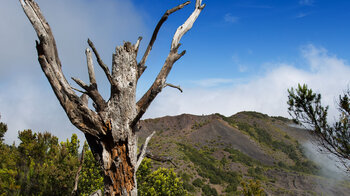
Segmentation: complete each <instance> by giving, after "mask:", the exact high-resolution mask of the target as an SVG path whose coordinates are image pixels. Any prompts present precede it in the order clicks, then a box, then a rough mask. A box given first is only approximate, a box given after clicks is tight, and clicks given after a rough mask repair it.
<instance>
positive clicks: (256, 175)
mask: <svg viewBox="0 0 350 196" xmlns="http://www.w3.org/2000/svg"><path fill="white" fill-rule="evenodd" d="M140 125H141V129H140V131H139V132H138V134H139V136H140V138H141V139H140V141H139V143H143V142H144V140H145V138H146V137H147V136H148V135H149V134H151V133H152V132H153V131H156V134H155V135H154V136H153V138H152V139H151V141H150V143H149V150H150V152H152V154H154V155H159V156H166V157H169V156H170V157H172V158H173V162H174V163H175V165H176V167H174V166H173V165H172V164H170V163H169V162H166V163H160V162H154V168H157V167H167V168H174V170H175V171H176V172H177V173H178V175H180V176H181V177H182V179H183V181H184V186H185V188H186V189H187V190H188V191H189V192H190V193H191V194H193V195H239V194H240V191H241V190H242V182H245V183H247V182H249V181H250V180H253V182H256V181H257V180H258V181H259V182H260V183H261V186H262V188H263V189H264V192H265V193H267V194H268V195H322V194H323V195H348V193H350V182H349V180H348V179H347V180H342V181H339V180H335V179H330V178H325V177H322V176H321V175H319V173H320V170H319V169H320V168H319V166H318V165H317V164H316V163H314V162H312V161H311V160H309V159H308V158H307V157H306V156H305V155H304V153H303V151H304V150H303V148H302V144H303V143H304V142H308V141H309V140H310V138H309V134H308V133H307V131H306V130H304V129H300V128H298V127H297V126H295V125H294V124H293V122H292V121H291V120H289V119H287V118H283V117H269V116H268V115H265V114H261V113H258V112H240V113H237V114H235V115H233V116H230V117H225V116H223V115H220V114H212V115H202V116H196V115H190V114H182V115H179V116H166V117H162V118H156V119H146V120H143V121H141V123H140Z"/></svg>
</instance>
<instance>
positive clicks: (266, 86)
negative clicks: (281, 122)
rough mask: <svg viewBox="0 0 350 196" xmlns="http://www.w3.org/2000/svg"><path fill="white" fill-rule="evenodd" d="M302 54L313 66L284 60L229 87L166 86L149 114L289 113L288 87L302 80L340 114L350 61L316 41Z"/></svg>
mask: <svg viewBox="0 0 350 196" xmlns="http://www.w3.org/2000/svg"><path fill="white" fill-rule="evenodd" d="M302 55H303V57H304V58H305V64H306V65H308V67H310V69H308V70H304V69H298V68H296V67H295V66H293V65H292V64H286V63H284V64H282V63H281V64H274V65H273V66H272V67H273V68H272V69H271V71H267V72H266V73H265V74H264V75H262V76H257V77H255V78H250V80H249V82H245V83H239V84H235V85H232V86H230V87H226V88H219V89H212V88H193V89H186V88H184V93H182V94H180V93H178V92H177V91H175V90H172V89H165V90H164V92H162V94H160V95H159V96H158V97H157V99H156V100H155V102H154V103H153V104H152V105H151V107H150V109H149V111H147V112H146V116H145V118H148V117H159V116H164V115H178V114H181V113H192V114H199V115H200V114H211V113H216V112H219V113H221V114H224V115H232V114H235V113H236V112H240V111H244V110H246V111H247V110H253V111H258V112H263V113H266V114H269V115H274V116H276V115H281V116H285V117H288V112H287V103H286V102H287V97H288V93H287V89H288V88H290V87H296V86H297V84H298V83H306V84H308V85H309V87H311V88H312V89H314V91H316V92H319V93H321V94H322V97H323V103H325V104H327V105H330V106H331V107H330V111H329V113H330V116H336V117H337V110H336V109H335V108H334V107H333V106H334V100H335V99H336V98H337V97H338V95H339V94H340V93H342V92H343V90H344V89H346V88H347V85H348V84H349V82H350V79H349V77H348V76H349V75H350V67H349V65H348V64H346V62H345V61H344V60H341V59H339V58H337V57H335V56H332V55H329V54H328V53H327V51H326V50H325V49H323V48H316V47H315V46H313V45H307V46H305V47H302ZM330 120H332V117H331V119H330Z"/></svg>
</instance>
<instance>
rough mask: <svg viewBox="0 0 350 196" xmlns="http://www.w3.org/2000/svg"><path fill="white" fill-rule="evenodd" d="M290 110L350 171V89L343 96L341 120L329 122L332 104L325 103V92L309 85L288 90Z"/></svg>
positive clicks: (340, 98) (341, 100) (296, 120)
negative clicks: (323, 98)
mask: <svg viewBox="0 0 350 196" xmlns="http://www.w3.org/2000/svg"><path fill="white" fill-rule="evenodd" d="M288 93H289V96H288V105H289V108H288V111H289V114H290V115H291V116H292V117H293V119H294V121H295V122H296V123H298V124H301V125H303V126H305V127H306V128H307V129H309V130H311V133H312V135H313V136H314V138H315V139H316V140H317V142H318V145H320V148H321V149H322V148H324V149H326V150H327V151H328V152H329V153H331V154H333V155H335V156H337V157H338V158H340V160H341V161H342V162H343V164H344V166H345V167H346V168H347V169H348V171H349V170H350V165H349V160H350V100H349V99H350V90H348V91H347V92H345V93H344V94H343V95H340V96H339V101H338V110H339V111H340V115H339V119H338V120H337V121H336V122H335V123H334V124H333V125H332V124H330V123H329V122H328V119H327V115H328V106H326V107H324V106H322V104H321V94H317V93H314V92H313V91H312V89H309V88H308V87H307V85H306V84H304V85H300V84H299V85H298V87H297V88H296V89H293V88H291V89H289V90H288Z"/></svg>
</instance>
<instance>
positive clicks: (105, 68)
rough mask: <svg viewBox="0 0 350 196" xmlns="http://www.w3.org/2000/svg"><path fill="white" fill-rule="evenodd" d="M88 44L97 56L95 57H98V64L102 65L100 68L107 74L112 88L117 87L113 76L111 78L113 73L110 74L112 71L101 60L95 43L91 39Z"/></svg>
mask: <svg viewBox="0 0 350 196" xmlns="http://www.w3.org/2000/svg"><path fill="white" fill-rule="evenodd" d="M88 44H89V46H90V47H91V49H92V51H93V52H94V54H95V57H96V59H97V63H98V64H99V65H100V67H101V68H102V70H103V71H104V72H105V74H106V77H107V79H108V81H109V83H111V85H112V86H116V84H115V82H114V80H113V78H112V76H111V73H110V71H109V69H108V67H107V65H106V64H105V63H104V62H103V61H102V59H101V57H100V55H99V53H98V52H97V50H96V48H95V45H94V43H92V41H91V40H90V39H88Z"/></svg>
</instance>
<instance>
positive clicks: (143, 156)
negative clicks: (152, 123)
mask: <svg viewBox="0 0 350 196" xmlns="http://www.w3.org/2000/svg"><path fill="white" fill-rule="evenodd" d="M155 133H156V132H155V131H153V133H152V134H151V135H149V136H148V137H147V138H146V141H145V143H144V145H142V146H141V150H140V154H139V155H138V156H137V163H136V166H135V171H137V169H138V168H139V166H140V165H141V162H142V160H143V159H144V158H145V156H146V149H147V145H148V142H149V141H150V140H151V138H152V137H153V135H154V134H155Z"/></svg>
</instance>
